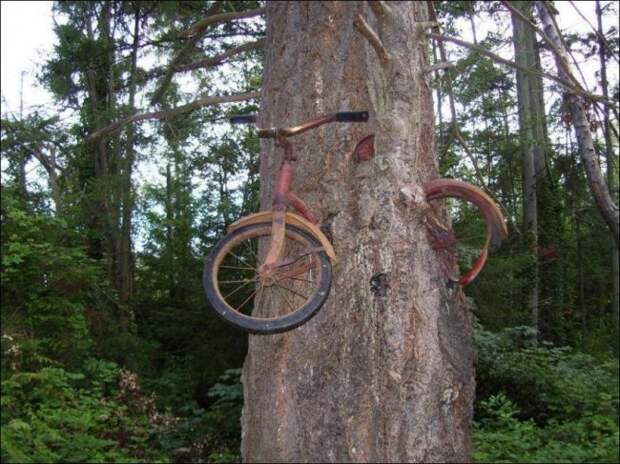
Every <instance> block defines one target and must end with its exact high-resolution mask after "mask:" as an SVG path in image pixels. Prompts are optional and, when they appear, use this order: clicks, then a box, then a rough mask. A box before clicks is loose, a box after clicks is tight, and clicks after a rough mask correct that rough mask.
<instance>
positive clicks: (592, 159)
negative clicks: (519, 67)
mask: <svg viewBox="0 0 620 464" xmlns="http://www.w3.org/2000/svg"><path fill="white" fill-rule="evenodd" d="M535 5H536V10H537V11H538V16H539V18H540V21H541V23H542V24H543V27H544V29H545V32H546V33H547V35H548V36H549V37H550V40H553V43H554V45H555V47H556V48H557V49H558V50H559V52H560V56H556V57H555V63H556V67H557V69H558V73H559V74H560V76H562V77H568V76H565V75H566V74H567V73H570V72H571V70H570V67H567V64H568V52H567V51H566V49H565V48H564V45H563V43H562V40H561V36H560V32H559V30H558V28H557V26H556V24H555V22H554V21H553V17H552V14H551V12H550V11H549V10H548V9H547V5H546V4H545V3H544V2H541V1H537V2H536V3H535ZM567 97H568V102H569V108H570V112H571V117H572V123H573V128H574V129H575V134H576V136H577V142H578V145H579V155H580V156H581V160H582V163H583V166H584V169H585V171H586V177H587V179H588V185H589V187H590V192H591V193H592V197H593V198H594V203H595V204H596V206H597V208H598V210H599V213H600V214H601V216H602V217H603V219H604V220H605V222H606V223H607V226H608V227H609V231H610V232H611V235H612V238H613V240H614V241H615V243H616V246H617V245H618V240H619V238H618V235H619V228H620V226H619V224H618V222H619V213H618V205H616V204H615V203H614V200H613V198H612V196H611V193H610V191H609V187H608V186H607V184H606V183H605V179H604V178H603V173H602V171H601V167H600V165H599V163H598V160H597V158H596V156H595V153H596V152H595V149H594V140H593V139H592V133H591V131H590V124H589V122H588V119H587V117H586V112H585V110H584V107H583V102H581V101H580V99H579V98H577V96H576V95H575V94H569V95H567Z"/></svg>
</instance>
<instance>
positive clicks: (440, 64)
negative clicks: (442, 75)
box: [424, 61, 456, 74]
mask: <svg viewBox="0 0 620 464" xmlns="http://www.w3.org/2000/svg"><path fill="white" fill-rule="evenodd" d="M455 67H456V63H453V62H452V61H440V62H438V63H435V64H433V65H431V66H427V67H425V68H424V72H425V73H427V74H428V73H432V72H435V71H439V70H440V69H450V68H455Z"/></svg>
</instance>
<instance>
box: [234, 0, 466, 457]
mask: <svg viewBox="0 0 620 464" xmlns="http://www.w3.org/2000/svg"><path fill="white" fill-rule="evenodd" d="M389 8H390V9H391V10H390V12H388V13H386V14H385V15H380V17H376V16H375V15H374V14H373V12H372V11H371V10H370V7H369V5H368V3H367V2H363V3H362V2H359V3H358V2H271V3H268V4H267V12H266V16H267V38H266V47H265V57H266V62H265V76H264V85H263V101H262V108H261V113H260V118H259V125H260V126H264V127H269V126H278V125H292V124H295V123H296V122H299V121H301V120H303V119H305V118H308V117H311V116H315V115H318V114H322V113H328V112H333V111H338V110H368V111H369V112H370V122H369V123H368V124H352V123H341V124H332V125H329V126H326V127H324V128H321V129H318V130H315V131H312V132H309V133H308V134H304V135H302V136H300V137H297V138H296V139H294V140H293V143H294V146H295V148H296V150H297V155H298V159H299V161H298V174H297V177H296V180H295V182H294V184H293V187H294V189H295V190H296V191H297V193H298V194H299V195H300V196H301V197H302V198H304V199H305V200H306V201H307V203H308V204H309V206H310V207H311V208H312V209H313V210H314V211H315V212H316V213H317V214H318V215H319V216H320V217H321V218H322V223H323V226H324V228H326V229H329V231H330V233H331V236H332V238H333V243H334V246H335V249H336V253H337V255H338V263H337V264H336V265H335V266H334V282H333V286H332V291H331V294H330V297H329V299H328V301H327V303H326V304H325V306H324V307H323V309H322V310H321V311H320V312H319V313H318V315H317V316H316V317H315V318H314V319H312V320H311V321H310V322H308V323H307V324H305V325H303V326H301V327H300V328H298V329H295V330H293V331H291V332H287V333H284V334H278V335H272V336H252V335H251V336H250V338H249V352H248V356H247V358H246V362H245V365H244V370H243V377H242V380H243V386H244V398H245V400H244V409H243V415H242V430H243V431H242V446H241V448H242V456H243V459H244V461H246V462H286V461H288V462H307V461H311V462H346V461H356V462H378V461H383V462H387V461H390V462H412V461H417V462H420V461H424V462H430V461H442V462H445V461H448V462H457V461H462V462H468V461H470V458H471V456H470V454H471V446H470V426H471V419H472V401H473V395H474V371H473V351H472V346H471V339H470V336H471V324H470V317H469V312H468V309H467V307H466V305H465V304H464V298H463V295H462V292H461V291H460V289H458V288H457V289H451V288H450V287H449V286H448V285H447V283H448V281H447V278H446V270H445V268H446V265H449V264H447V263H440V262H439V261H438V258H437V255H436V254H435V252H434V251H433V250H432V249H431V247H430V243H429V239H428V237H427V234H426V232H425V227H424V220H425V216H426V215H428V214H432V215H435V216H437V220H442V218H444V219H445V217H444V215H443V211H442V210H441V209H440V208H439V207H437V208H436V209H435V207H431V208H428V207H427V206H428V205H426V204H425V203H424V202H423V201H422V200H421V199H422V198H423V194H422V192H421V190H420V187H421V186H422V185H423V184H424V183H425V182H427V181H428V180H431V179H433V178H436V177H437V176H438V169H437V161H436V154H435V151H434V148H435V147H434V122H433V109H432V99H431V89H430V87H429V84H428V79H429V78H430V76H426V75H425V74H423V73H422V69H423V68H424V67H425V66H427V61H428V60H427V52H428V44H427V42H426V39H425V37H424V35H423V31H422V30H420V29H418V28H417V27H416V22H419V21H427V20H428V11H427V4H426V2H393V3H392V2H390V3H389ZM359 13H361V14H362V16H363V17H364V19H365V20H366V21H367V22H368V23H369V24H370V26H371V27H372V28H373V29H374V30H375V31H377V34H378V35H379V37H380V38H381V40H382V42H383V44H384V45H385V47H386V49H387V51H388V52H389V54H390V59H389V62H382V61H381V60H380V59H379V58H378V56H377V54H376V53H375V50H374V49H373V48H372V47H371V46H370V45H369V44H368V43H367V42H366V39H365V38H364V36H362V35H361V34H360V32H359V31H358V30H357V29H356V28H355V27H354V26H353V21H354V19H355V18H356V15H357V14H359ZM378 14H379V12H378ZM368 134H374V135H375V147H376V148H375V149H376V154H375V157H374V158H373V159H371V160H370V161H368V162H363V163H360V164H357V163H356V162H355V161H354V160H353V159H351V152H352V150H353V148H354V146H355V144H356V143H357V142H358V141H359V140H360V139H361V138H362V137H364V136H366V135H368ZM317 148H318V149H317ZM281 157H282V153H281V151H280V150H276V149H274V144H273V143H272V142H270V141H269V142H267V143H265V144H264V145H263V153H262V155H261V179H262V184H261V201H262V208H263V209H268V208H269V207H270V205H271V196H272V191H273V183H274V180H275V173H276V171H277V169H278V167H279V165H280V162H281ZM451 264H454V263H451ZM378 274H385V276H386V283H385V285H383V286H382V289H383V291H380V292H375V293H373V291H371V283H370V282H371V280H372V278H373V276H377V275H378Z"/></svg>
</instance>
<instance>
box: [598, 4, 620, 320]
mask: <svg viewBox="0 0 620 464" xmlns="http://www.w3.org/2000/svg"><path fill="white" fill-rule="evenodd" d="M596 20H597V21H596V22H597V33H598V34H597V39H598V40H597V42H598V54H599V62H600V72H601V74H600V75H601V88H602V90H603V95H604V96H605V97H606V98H607V97H608V95H609V88H608V87H609V86H608V81H607V63H606V50H607V48H608V45H607V40H606V39H605V32H604V31H603V10H602V8H601V2H600V1H599V0H596ZM603 115H604V116H603V117H604V119H603V134H604V136H605V158H606V161H607V184H608V185H609V189H610V190H611V192H612V194H613V192H614V191H615V192H616V200H617V198H618V178H617V166H614V165H615V161H614V155H613V140H612V134H611V121H610V118H609V108H608V107H607V106H606V107H605V108H603ZM619 256H620V255H619V254H618V242H616V241H615V240H614V239H613V237H611V269H612V272H611V280H612V288H613V296H612V299H611V306H612V312H613V314H614V322H615V326H616V327H618V322H619V320H620V263H619V261H620V257H619Z"/></svg>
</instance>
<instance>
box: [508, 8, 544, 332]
mask: <svg viewBox="0 0 620 464" xmlns="http://www.w3.org/2000/svg"><path fill="white" fill-rule="evenodd" d="M515 5H516V6H515V8H519V9H520V10H522V12H524V13H525V14H526V15H527V9H528V8H529V7H528V6H527V4H526V3H525V2H520V3H518V4H515ZM512 27H513V42H514V47H515V61H516V62H517V63H519V64H522V65H524V66H529V65H530V63H532V62H533V61H534V60H533V58H532V57H530V56H529V55H531V54H532V53H533V50H531V49H530V47H528V45H529V42H530V40H529V37H528V34H530V35H531V33H532V32H531V31H530V30H529V29H528V28H527V27H526V26H525V24H524V23H523V21H521V20H520V19H518V18H517V17H516V16H513V17H512ZM516 73H517V99H518V101H519V135H520V143H521V151H522V166H523V234H524V236H525V240H526V242H527V247H528V249H529V251H530V254H531V262H530V263H529V264H530V265H529V267H528V279H527V280H528V285H527V290H526V291H528V292H529V293H528V297H527V306H528V309H529V312H530V321H531V324H532V327H534V328H536V329H537V330H538V319H539V314H538V208H537V201H536V177H537V176H536V173H537V172H536V164H537V163H536V161H535V157H536V155H540V149H539V146H538V144H537V139H536V136H535V125H536V120H535V115H534V112H533V106H534V102H533V100H534V98H533V97H534V94H533V92H532V90H533V88H532V87H533V86H532V83H531V80H530V76H529V75H528V74H527V73H524V72H523V71H521V70H520V69H517V72H516Z"/></svg>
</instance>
